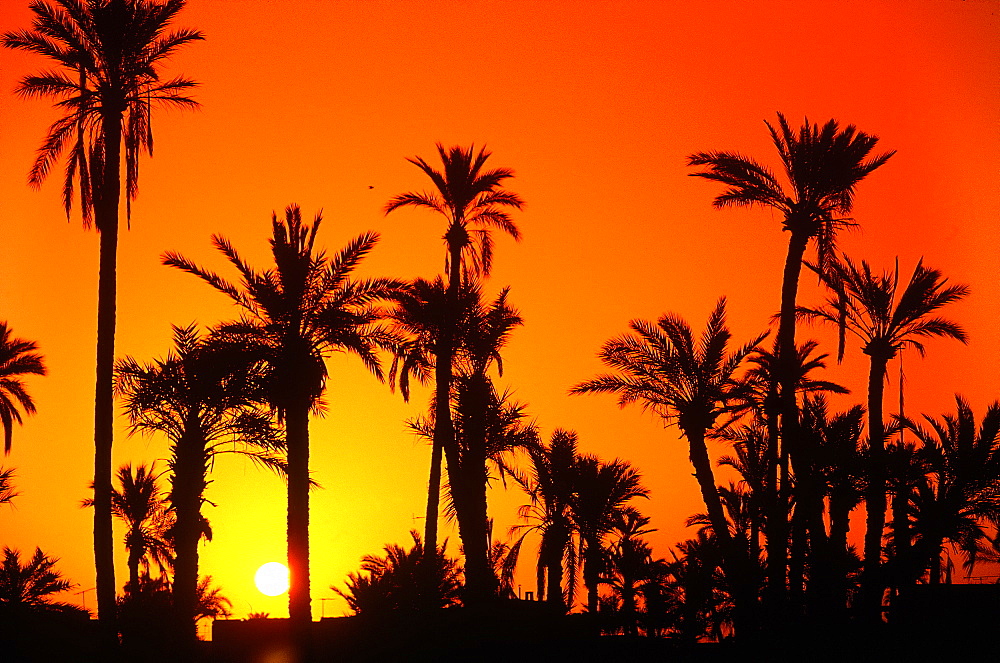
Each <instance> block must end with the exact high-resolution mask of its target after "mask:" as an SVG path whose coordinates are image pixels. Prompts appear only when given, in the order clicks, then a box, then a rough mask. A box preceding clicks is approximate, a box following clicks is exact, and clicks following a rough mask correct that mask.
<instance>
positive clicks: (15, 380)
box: [0, 321, 45, 454]
mask: <svg viewBox="0 0 1000 663" xmlns="http://www.w3.org/2000/svg"><path fill="white" fill-rule="evenodd" d="M36 350H38V345H36V344H35V342H34V341H25V340H24V339H21V338H15V337H14V336H12V333H11V329H10V327H8V326H7V323H6V322H5V321H0V424H2V425H3V451H4V454H9V453H10V447H11V442H12V440H13V437H14V423H15V422H16V423H18V424H20V423H21V422H22V418H21V411H22V410H23V411H24V413H25V414H34V413H35V401H34V399H33V398H31V394H29V393H28V390H27V389H26V388H25V384H24V380H23V379H22V377H23V376H25V375H45V363H44V362H43V361H42V355H40V354H38V353H37V352H36Z"/></svg>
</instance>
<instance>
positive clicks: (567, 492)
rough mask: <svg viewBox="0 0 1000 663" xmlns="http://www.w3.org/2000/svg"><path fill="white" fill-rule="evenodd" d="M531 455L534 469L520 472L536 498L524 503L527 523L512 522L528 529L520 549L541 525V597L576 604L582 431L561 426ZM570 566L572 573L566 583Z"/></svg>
mask: <svg viewBox="0 0 1000 663" xmlns="http://www.w3.org/2000/svg"><path fill="white" fill-rule="evenodd" d="M528 458H529V459H530V461H531V467H530V469H529V472H528V475H527V476H525V477H520V476H519V480H518V483H520V484H521V487H522V488H524V490H525V492H527V493H528V497H530V498H531V502H530V504H526V505H524V506H522V507H521V508H520V509H519V515H520V516H521V518H522V519H523V520H524V521H525V524H522V525H515V526H514V527H513V528H511V530H512V532H513V531H518V530H521V531H522V534H521V536H520V537H519V539H518V542H517V543H515V545H516V546H517V547H518V549H520V544H521V542H522V541H523V540H524V536H525V535H526V534H527V533H528V532H531V531H534V530H537V531H538V532H539V533H540V534H541V542H540V543H539V544H538V562H537V564H536V566H535V569H536V576H537V580H538V584H537V592H538V594H537V595H538V600H539V601H543V600H544V601H548V602H549V603H551V604H553V605H556V606H558V607H560V608H566V607H572V605H573V599H574V596H575V593H576V592H575V590H576V581H577V567H578V565H577V555H576V551H577V546H576V545H575V541H574V530H573V519H572V514H571V513H570V507H571V503H572V501H573V492H574V490H576V482H575V478H576V464H577V461H578V459H579V452H578V451H577V435H576V432H575V431H571V430H564V429H561V428H557V429H556V430H555V431H553V432H552V435H551V437H550V438H549V442H548V444H543V443H541V442H540V443H539V444H537V445H535V446H534V447H533V448H529V449H528ZM564 566H565V569H566V571H567V573H568V576H569V582H568V583H567V585H566V586H565V588H564V586H563V575H564V571H563V570H564Z"/></svg>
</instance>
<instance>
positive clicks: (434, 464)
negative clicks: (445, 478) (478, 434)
mask: <svg viewBox="0 0 1000 663" xmlns="http://www.w3.org/2000/svg"><path fill="white" fill-rule="evenodd" d="M442 451H443V448H442V445H441V444H440V440H438V435H437V425H435V426H434V439H433V440H432V442H431V471H430V477H429V478H428V480H427V510H426V511H425V512H424V542H425V543H424V559H425V560H430V559H431V558H433V557H434V554H435V553H434V551H435V550H437V534H438V510H439V504H440V501H441V463H442V461H443V453H442Z"/></svg>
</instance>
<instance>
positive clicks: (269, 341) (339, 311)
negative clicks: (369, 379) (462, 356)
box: [163, 205, 405, 633]
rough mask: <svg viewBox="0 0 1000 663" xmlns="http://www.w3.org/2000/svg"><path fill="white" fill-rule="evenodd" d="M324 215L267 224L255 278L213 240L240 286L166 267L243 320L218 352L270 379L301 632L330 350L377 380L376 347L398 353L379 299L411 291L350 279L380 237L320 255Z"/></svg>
mask: <svg viewBox="0 0 1000 663" xmlns="http://www.w3.org/2000/svg"><path fill="white" fill-rule="evenodd" d="M321 221H322V217H321V216H320V215H317V216H316V218H315V220H314V221H313V223H312V225H310V224H308V223H303V222H302V216H301V212H300V211H299V208H298V206H296V205H291V206H289V207H288V208H287V209H286V210H285V218H284V219H282V220H279V219H278V217H277V215H275V214H272V216H271V228H272V236H271V241H270V244H271V253H272V255H273V257H274V267H270V268H268V269H265V270H263V271H260V272H258V271H254V269H253V268H251V267H250V266H249V265H248V264H247V263H246V262H245V261H244V260H243V258H242V257H240V255H239V253H237V251H236V249H235V248H233V246H232V245H231V244H230V243H229V241H228V240H226V239H225V238H224V237H220V236H218V235H214V236H213V237H212V242H213V244H214V245H215V247H216V248H217V249H218V250H219V252H220V253H222V254H223V256H225V257H226V259H227V260H228V261H229V262H230V263H231V264H232V265H233V266H234V267H235V268H236V270H237V271H238V272H239V275H240V278H241V282H240V284H239V285H237V284H234V283H231V282H229V281H227V280H225V279H224V278H222V277H221V276H218V275H217V274H215V273H214V272H211V271H208V270H206V269H203V268H201V267H198V266H197V265H195V264H194V263H193V262H191V261H190V260H188V259H187V258H185V257H183V256H181V255H179V254H177V253H172V252H171V253H166V254H165V255H164V257H163V263H164V264H166V265H170V266H173V267H177V268H178V269H181V270H183V271H185V272H188V273H190V274H194V275H195V276H198V277H199V278H201V279H202V280H204V281H205V282H206V283H208V284H209V285H211V286H212V287H213V288H215V289H216V290H218V291H220V292H222V293H224V294H226V295H227V296H229V297H230V298H231V299H232V300H233V302H234V303H235V304H236V306H238V307H239V308H240V309H241V312H242V315H243V317H242V319H240V320H239V321H237V322H231V323H227V324H224V325H221V326H220V327H218V328H217V329H216V330H215V331H214V332H213V344H215V345H216V346H218V347H221V348H226V349H228V350H230V351H235V352H237V353H242V354H243V355H244V356H245V358H246V360H247V361H248V362H250V363H252V362H254V361H257V362H260V366H261V368H262V370H263V371H264V375H263V378H262V379H263V380H264V381H265V383H266V386H267V399H268V402H269V404H270V406H271V407H272V408H273V409H274V410H275V411H276V413H277V415H278V418H279V419H280V420H281V421H283V422H284V426H285V440H286V444H287V449H288V566H289V569H290V574H291V587H290V589H289V593H288V606H289V616H290V618H291V619H292V621H293V622H294V623H296V624H297V625H298V627H299V628H301V629H303V633H304V629H305V628H306V627H305V626H304V625H307V624H308V623H309V622H310V621H312V612H311V607H310V597H309V487H310V479H309V415H310V413H311V412H314V411H315V410H316V408H317V407H318V405H319V404H320V402H321V398H322V395H323V391H324V389H325V384H326V378H327V372H326V364H325V363H324V359H325V357H326V356H328V355H329V354H330V353H331V352H345V353H353V354H355V355H357V356H358V357H359V358H360V359H361V360H362V362H364V364H365V366H366V367H367V368H368V369H369V370H370V371H371V372H372V373H373V374H375V376H376V377H378V378H379V379H380V380H381V379H382V368H381V364H380V362H379V358H378V355H377V354H376V351H377V349H378V348H382V349H384V350H390V351H391V350H394V349H395V347H396V345H397V342H398V339H397V338H396V337H395V336H394V335H393V334H391V333H390V332H388V331H387V330H386V329H384V328H383V327H382V326H380V325H379V324H377V321H378V320H379V317H380V315H381V312H380V311H379V310H378V309H377V308H376V307H375V306H374V303H375V302H377V301H379V300H384V299H389V298H391V297H393V296H395V295H396V294H398V293H399V292H400V291H401V290H402V289H403V288H404V287H405V285H404V284H403V283H402V282H400V281H395V280H392V279H385V278H375V279H366V280H358V281H355V280H351V278H350V276H351V273H352V272H353V271H354V269H355V268H356V267H357V266H358V264H359V263H360V262H361V261H362V260H363V259H364V257H365V256H366V255H368V253H369V252H370V251H371V250H372V248H373V247H374V246H375V244H376V243H377V242H378V234H377V233H365V234H362V235H360V236H359V237H357V238H355V239H354V240H352V241H351V242H350V243H349V244H348V245H347V246H346V247H345V248H344V249H343V250H341V251H340V253H338V254H337V255H335V256H333V257H332V258H331V257H328V256H327V255H326V253H325V252H324V251H321V250H315V249H314V242H315V239H316V233H317V231H318V230H319V227H320V223H321Z"/></svg>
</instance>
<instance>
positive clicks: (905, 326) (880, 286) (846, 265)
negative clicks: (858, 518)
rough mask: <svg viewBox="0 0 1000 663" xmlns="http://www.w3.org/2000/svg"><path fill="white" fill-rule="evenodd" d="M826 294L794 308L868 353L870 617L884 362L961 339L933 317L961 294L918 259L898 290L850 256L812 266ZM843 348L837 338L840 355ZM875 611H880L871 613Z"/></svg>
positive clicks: (880, 522)
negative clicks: (939, 340)
mask: <svg viewBox="0 0 1000 663" xmlns="http://www.w3.org/2000/svg"><path fill="white" fill-rule="evenodd" d="M817 271H818V273H819V274H820V277H821V279H822V280H823V282H824V283H825V284H826V285H827V286H828V287H829V288H830V290H831V291H832V293H833V294H832V295H831V297H830V298H829V300H828V301H827V302H826V304H825V305H823V306H821V307H819V308H800V309H799V310H798V313H799V314H800V315H801V316H803V317H805V318H808V319H815V320H821V321H825V322H829V323H831V324H836V325H838V326H840V327H841V329H843V330H844V332H842V337H843V335H844V333H845V332H846V333H850V334H852V335H853V336H855V337H856V338H858V339H859V340H860V341H861V343H862V351H863V352H864V353H865V354H866V355H868V357H869V359H870V369H869V373H868V446H869V458H868V463H869V475H868V483H867V489H866V492H865V504H866V509H867V522H866V530H865V551H864V561H865V569H864V570H865V576H866V577H867V582H865V583H864V584H865V589H864V592H863V593H862V601H863V603H864V606H863V608H862V609H863V610H865V612H866V613H868V616H869V618H870V619H876V618H878V619H880V606H881V601H882V591H883V589H882V588H883V580H882V579H881V578H880V577H879V575H880V573H879V570H880V566H881V559H882V534H883V530H884V528H885V514H886V501H885V494H886V477H885V437H886V435H885V424H884V422H883V416H882V400H883V398H882V397H883V391H884V387H885V378H886V366H888V363H889V360H891V359H892V358H893V357H895V356H896V353H898V352H899V351H900V350H902V349H904V348H907V347H912V348H914V349H915V350H917V352H919V353H920V354H923V353H924V351H925V348H924V341H925V340H926V339H928V338H934V337H945V338H953V339H956V340H958V341H961V342H962V343H965V342H966V341H967V340H968V339H967V336H966V334H965V331H963V330H962V328H961V327H960V326H959V325H958V324H956V323H955V322H952V321H951V320H948V319H945V318H941V317H937V316H935V315H933V314H934V313H935V312H936V311H937V310H938V309H940V308H942V307H944V306H947V305H948V304H952V303H954V302H957V301H959V300H961V299H963V298H964V297H965V296H966V295H967V294H968V292H969V289H968V287H967V286H965V285H948V284H947V283H948V280H947V279H946V278H944V277H943V275H942V274H941V272H940V271H938V270H936V269H930V268H927V267H924V265H923V262H922V261H921V262H918V263H917V265H916V267H915V268H914V270H913V274H912V275H911V276H910V280H909V282H908V283H907V284H906V285H905V287H904V288H903V289H902V291H900V289H899V283H900V278H899V277H900V275H899V266H898V264H897V266H896V268H895V269H894V270H893V271H892V272H891V273H890V272H885V273H882V274H876V273H873V272H872V269H871V267H870V266H869V265H868V263H867V262H865V261H862V262H861V264H860V265H856V264H855V263H854V262H853V261H852V260H851V259H850V258H848V257H846V256H845V257H844V258H843V259H841V260H837V261H831V262H830V263H828V264H827V266H826V268H825V269H818V270H817ZM842 353H843V342H842V344H841V354H842ZM876 613H879V616H878V617H877V616H876Z"/></svg>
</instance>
